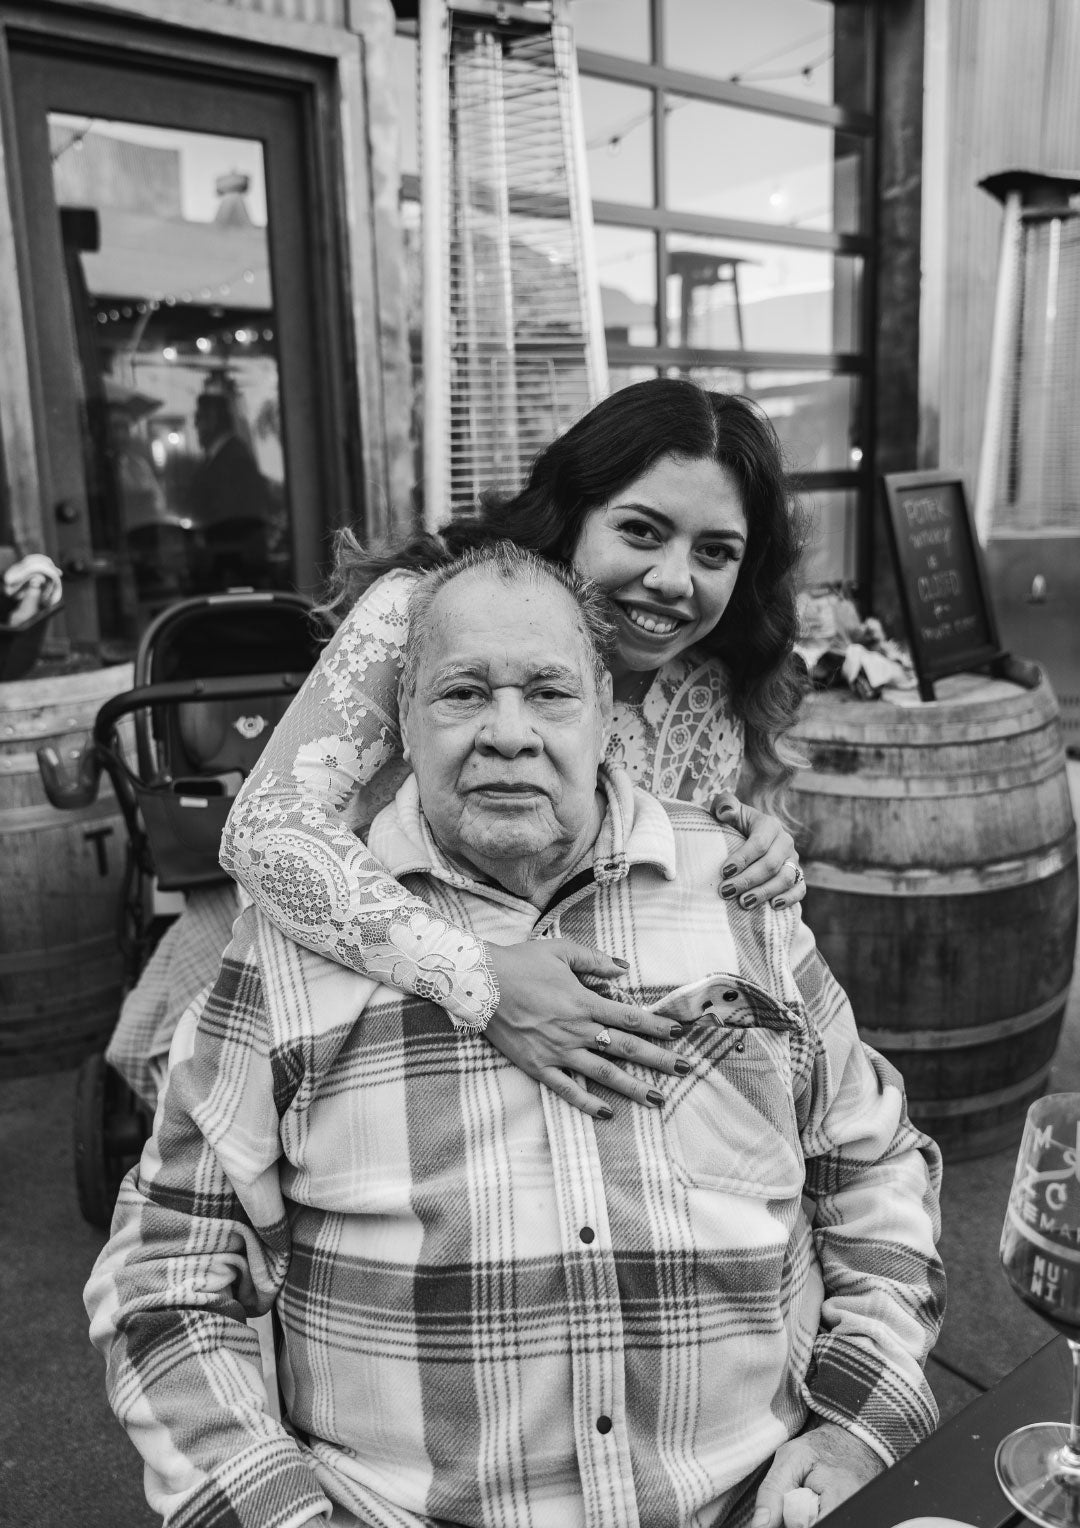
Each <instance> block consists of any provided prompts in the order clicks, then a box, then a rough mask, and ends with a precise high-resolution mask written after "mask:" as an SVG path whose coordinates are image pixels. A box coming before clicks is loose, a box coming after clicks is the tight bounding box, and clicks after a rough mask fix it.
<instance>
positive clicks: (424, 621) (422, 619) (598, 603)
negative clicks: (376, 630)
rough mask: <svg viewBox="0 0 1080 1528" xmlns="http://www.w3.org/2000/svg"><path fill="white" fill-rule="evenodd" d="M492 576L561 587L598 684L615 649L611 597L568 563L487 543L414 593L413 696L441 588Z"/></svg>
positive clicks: (406, 679)
mask: <svg viewBox="0 0 1080 1528" xmlns="http://www.w3.org/2000/svg"><path fill="white" fill-rule="evenodd" d="M473 572H490V573H491V574H492V575H493V576H494V577H495V578H498V579H500V580H501V581H502V582H503V583H504V584H510V585H513V584H531V585H532V587H533V588H540V587H542V586H543V585H544V584H545V583H548V584H556V585H557V586H558V587H559V588H560V589H562V590H563V591H564V593H566V594H568V595H569V597H570V599H571V600H572V601H573V602H574V604H575V605H576V606H577V612H578V616H579V618H580V619H579V625H580V628H581V635H582V637H583V638H584V639H585V644H586V646H587V648H588V649H589V652H590V655H591V657H592V665H593V676H594V678H595V680H596V683H597V685H598V686H599V685H600V684H601V683H602V682H603V678H604V670H605V669H606V668H607V664H608V659H609V658H610V656H611V654H612V652H613V651H614V648H615V624H614V622H613V621H612V618H611V606H610V605H609V603H608V598H607V595H606V594H604V593H603V591H602V590H601V589H600V588H599V587H598V586H597V585H596V584H594V583H593V582H592V581H591V580H590V579H587V578H582V577H581V575H580V573H577V572H575V570H574V569H573V568H569V567H567V566H566V565H565V564H564V563H559V562H549V561H548V560H547V558H546V557H541V556H540V554H539V553H538V552H530V551H528V550H526V549H525V548H524V547H520V546H518V545H517V543H516V542H513V541H488V542H485V543H484V544H483V545H482V546H478V547H473V548H471V549H470V550H469V551H467V552H463V553H462V555H461V556H460V557H456V558H455V559H454V561H453V562H448V563H446V564H445V566H444V567H441V568H435V569H434V570H433V571H432V572H430V573H425V574H424V575H423V577H422V578H421V579H420V580H419V582H418V583H417V584H416V585H415V586H414V588H413V590H412V593H411V594H410V595H409V605H408V618H409V634H408V636H407V637H406V639H405V659H404V665H403V668H402V682H403V684H404V686H405V691H406V693H407V694H409V695H413V694H415V693H416V677H417V673H418V671H419V667H420V660H421V658H422V657H423V653H424V648H425V647H426V646H427V640H428V636H429V634H430V630H431V607H432V605H433V604H434V602H435V596H436V595H437V594H438V592H439V590H440V589H444V588H445V587H446V585H447V584H449V583H451V582H452V581H453V580H454V579H455V578H460V576H461V575H462V573H473Z"/></svg>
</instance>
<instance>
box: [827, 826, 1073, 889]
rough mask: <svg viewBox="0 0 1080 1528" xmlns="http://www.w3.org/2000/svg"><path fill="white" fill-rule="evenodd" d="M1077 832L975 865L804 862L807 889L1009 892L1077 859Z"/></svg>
mask: <svg viewBox="0 0 1080 1528" xmlns="http://www.w3.org/2000/svg"><path fill="white" fill-rule="evenodd" d="M1076 852H1077V851H1076V834H1075V832H1072V833H1069V834H1068V835H1067V837H1065V838H1061V839H1059V840H1058V842H1057V843H1056V844H1053V845H1051V847H1050V848H1049V849H1045V850H1043V851H1042V852H1041V853H1038V854H1030V855H1024V856H1022V857H1021V858H1019V859H1008V860H996V861H991V862H990V863H989V864H986V865H980V866H979V867H978V869H970V868H967V867H963V866H957V867H956V868H955V869H951V870H935V869H930V868H927V869H919V868H916V869H913V870H900V869H896V870H892V869H884V868H880V867H876V866H874V867H872V866H867V867H866V868H865V869H858V870H851V869H847V868H841V867H840V866H837V865H831V864H829V863H828V862H827V861H825V860H803V874H804V875H805V876H806V885H807V889H808V890H811V891H813V890H821V891H842V892H848V893H850V894H851V895H852V896H857V897H859V896H862V897H957V896H963V897H969V896H971V895H973V894H974V893H975V892H980V891H1002V890H1010V889H1011V888H1012V887H1014V886H1029V885H1031V884H1032V883H1033V882H1035V881H1047V880H1049V879H1050V877H1051V876H1054V875H1057V874H1059V872H1061V871H1062V870H1067V869H1068V867H1069V866H1070V865H1072V864H1074V863H1075V862H1076Z"/></svg>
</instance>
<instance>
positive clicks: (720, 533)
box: [612, 499, 746, 546]
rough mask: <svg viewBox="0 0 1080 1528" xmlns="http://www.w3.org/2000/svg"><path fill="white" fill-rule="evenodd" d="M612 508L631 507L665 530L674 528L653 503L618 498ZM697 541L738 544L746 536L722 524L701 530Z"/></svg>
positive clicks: (667, 517)
mask: <svg viewBox="0 0 1080 1528" xmlns="http://www.w3.org/2000/svg"><path fill="white" fill-rule="evenodd" d="M612 507H613V508H614V509H631V510H633V511H634V512H635V514H639V515H648V516H649V517H650V518H651V519H653V520H656V521H658V522H659V524H660V525H662V526H664V527H665V529H666V530H669V531H672V530H675V529H676V526H675V522H674V520H672V519H671V518H670V517H669V516H668V515H665V514H664V512H663V510H662V509H657V508H656V506H655V505H653V504H641V503H639V502H638V501H637V500H636V499H619V500H618V501H617V502H616V503H615V504H614V505H613V506H612ZM698 540H699V541H737V542H738V543H739V545H740V546H745V545H746V537H745V536H744V535H743V533H742V531H739V530H736V529H735V527H734V526H722V527H718V528H717V529H716V530H709V531H702V533H701V535H700V536H699V537H698Z"/></svg>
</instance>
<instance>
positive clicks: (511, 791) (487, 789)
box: [469, 780, 544, 796]
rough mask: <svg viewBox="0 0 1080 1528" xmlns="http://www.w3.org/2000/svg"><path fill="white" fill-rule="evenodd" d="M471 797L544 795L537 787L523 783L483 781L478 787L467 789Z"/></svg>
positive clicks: (473, 786)
mask: <svg viewBox="0 0 1080 1528" xmlns="http://www.w3.org/2000/svg"><path fill="white" fill-rule="evenodd" d="M469 789H470V792H471V794H472V795H480V796H542V795H543V794H544V793H543V791H542V790H541V789H540V787H539V786H538V785H527V784H524V783H520V782H519V783H517V784H514V783H507V782H505V781H502V780H485V781H483V782H481V784H479V785H472V786H470V787H469Z"/></svg>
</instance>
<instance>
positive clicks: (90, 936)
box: [0, 664, 132, 1077]
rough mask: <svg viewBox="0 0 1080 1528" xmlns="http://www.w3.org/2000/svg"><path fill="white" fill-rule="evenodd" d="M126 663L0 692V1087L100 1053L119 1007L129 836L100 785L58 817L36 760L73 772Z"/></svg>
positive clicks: (126, 673) (124, 677) (125, 681)
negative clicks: (51, 753)
mask: <svg viewBox="0 0 1080 1528" xmlns="http://www.w3.org/2000/svg"><path fill="white" fill-rule="evenodd" d="M131 682H132V669H131V665H130V664H120V665H117V666H116V667H115V668H106V669H97V670H94V671H93V672H91V673H84V674H70V675H64V676H62V677H58V678H51V679H23V680H18V681H16V682H14V683H11V684H0V866H2V867H3V869H2V874H0V1076H5V1077H17V1076H26V1075H29V1074H31V1073H37V1072H48V1071H54V1070H59V1069H61V1068H64V1067H69V1066H74V1065H75V1064H76V1063H77V1062H79V1061H80V1060H82V1058H83V1057H84V1056H87V1055H89V1054H90V1053H91V1052H92V1051H95V1050H99V1049H101V1048H103V1047H104V1045H105V1042H106V1040H107V1039H108V1037H109V1035H110V1034H111V1032H112V1029H113V1027H114V1025H115V1024H116V1020H117V1017H118V1015H119V1011H120V1002H121V997H122V974H123V973H122V966H121V958H120V951H119V946H118V943H117V926H118V918H119V913H120V897H121V883H122V874H123V869H124V857H125V849H126V843H127V839H126V830H125V827H124V820H123V817H122V816H121V814H120V809H119V806H118V805H117V803H116V798H115V797H114V795H113V793H112V790H111V788H110V786H109V782H108V778H107V777H105V778H103V779H102V782H101V790H100V793H99V795H98V798H97V800H96V801H95V802H94V804H93V805H92V806H89V807H86V808H85V809H80V810H76V811H58V810H57V808H56V807H54V806H51V805H50V803H49V801H48V800H47V798H46V796H45V791H44V788H43V787H42V784H41V777H40V774H39V772H38V763H37V755H36V750H37V749H38V748H39V747H40V746H41V745H42V744H44V743H51V744H52V745H53V747H54V748H55V749H56V751H57V752H58V753H59V755H60V757H61V760H62V761H63V762H64V764H65V765H67V766H68V767H71V766H72V764H73V761H74V759H75V758H76V757H77V756H78V753H79V750H80V748H81V746H82V743H83V741H84V740H85V738H86V737H87V735H88V734H89V731H90V729H91V727H92V726H93V722H94V717H95V716H96V715H97V711H98V707H99V706H100V705H101V704H102V702H103V701H105V700H106V699H107V698H108V697H109V696H110V695H114V694H117V693H118V692H120V691H121V690H128V689H130V688H131Z"/></svg>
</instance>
